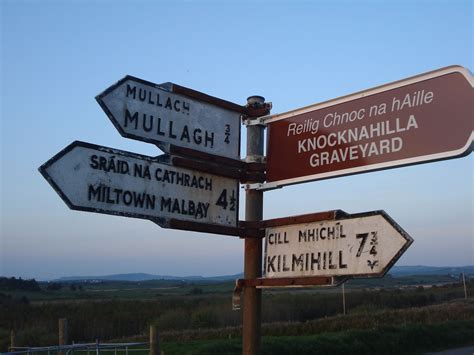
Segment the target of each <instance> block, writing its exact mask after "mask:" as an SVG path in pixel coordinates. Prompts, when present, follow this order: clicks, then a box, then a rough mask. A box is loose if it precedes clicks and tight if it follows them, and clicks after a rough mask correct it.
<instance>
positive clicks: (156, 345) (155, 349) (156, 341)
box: [150, 325, 161, 355]
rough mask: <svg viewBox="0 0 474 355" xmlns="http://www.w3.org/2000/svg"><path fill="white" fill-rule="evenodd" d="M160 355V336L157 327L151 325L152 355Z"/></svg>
mask: <svg viewBox="0 0 474 355" xmlns="http://www.w3.org/2000/svg"><path fill="white" fill-rule="evenodd" d="M160 354H161V351H160V334H159V332H158V329H156V325H150V355H160Z"/></svg>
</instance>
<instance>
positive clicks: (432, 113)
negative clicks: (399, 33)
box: [250, 66, 474, 189]
mask: <svg viewBox="0 0 474 355" xmlns="http://www.w3.org/2000/svg"><path fill="white" fill-rule="evenodd" d="M473 85H474V79H473V77H472V75H471V74H470V72H469V71H468V70H467V69H465V68H463V67H459V66H452V67H447V68H444V69H439V70H436V71H433V72H429V73H426V74H422V75H419V76H415V77H412V78H408V79H405V80H401V81H397V82H394V83H391V84H387V85H384V86H380V87H376V88H374V89H370V90H366V91H362V92H359V93H356V94H352V95H349V96H345V97H341V98H338V99H334V100H330V101H327V102H323V103H321V104H316V105H313V106H308V107H304V108H301V109H297V110H294V111H290V112H287V113H282V114H277V115H273V116H268V117H263V118H260V119H259V122H260V123H262V122H263V123H265V124H267V127H268V132H267V134H268V146H267V182H266V183H265V184H254V185H250V187H251V188H260V189H271V188H276V187H280V186H285V185H290V184H296V183H300V182H305V181H313V180H320V179H327V178H333V177H337V176H344V175H350V174H357V173H363V172H368V171H374V170H380V169H388V168H395V167H400V166H406V165H411V164H418V163H425V162H429V161H436V160H442V159H448V158H455V157H460V156H463V155H467V154H469V153H470V152H471V150H472V143H473V139H474V134H473V130H474V115H473V113H474V89H473Z"/></svg>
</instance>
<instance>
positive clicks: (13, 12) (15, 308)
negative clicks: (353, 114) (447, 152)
mask: <svg viewBox="0 0 474 355" xmlns="http://www.w3.org/2000/svg"><path fill="white" fill-rule="evenodd" d="M473 6H474V5H473V2H472V0H433V1H428V0H410V1H409V0H393V1H375V0H361V1H349V0H337V1H326V0H321V1H305V0H297V1H288V0H277V1H270V0H268V1H267V0H255V1H251V0H242V1H237V0H230V1H217V0H202V1H190V0H188V1H167V0H158V1H151V0H137V1H132V0H75V1H62V0H0V32H1V33H0V36H1V37H0V50H1V57H0V69H1V73H0V107H1V117H0V119H1V122H0V352H6V351H8V349H9V346H10V335H11V332H12V331H13V332H14V333H15V345H16V346H19V347H26V346H46V345H57V344H58V319H60V318H66V319H67V320H68V326H69V341H70V342H73V341H74V342H75V343H81V342H92V343H94V342H95V341H96V340H99V341H100V342H132V341H145V342H146V341H147V340H148V331H149V326H150V325H156V326H157V329H159V332H160V340H161V345H162V350H163V351H164V352H165V354H240V353H241V352H242V338H241V334H242V328H241V325H242V314H241V311H233V310H232V294H233V291H234V286H235V280H236V279H238V278H241V277H242V271H243V253H244V247H243V245H244V244H243V240H242V239H239V238H234V237H229V236H218V235H209V234H205V233H195V232H186V231H177V230H171V229H163V228H160V227H158V226H157V225H155V224H153V223H150V222H149V221H143V220H137V219H131V218H121V217H116V216H109V215H100V214H95V213H84V212H77V211H72V210H70V209H68V208H67V206H66V205H65V204H64V202H63V201H62V200H61V199H60V198H59V197H58V196H57V194H56V193H55V191H53V189H51V187H50V186H49V185H48V183H47V182H46V181H45V180H44V179H43V178H42V176H41V175H40V173H39V172H38V167H39V166H40V165H42V164H43V163H44V162H46V161H47V160H48V159H49V158H51V157H52V156H53V155H54V154H56V153H57V152H59V151H60V150H61V149H63V148H64V147H66V146H67V145H69V144H70V143H71V142H72V141H75V140H81V141H87V142H90V143H94V144H99V145H104V146H108V147H113V148H116V149H121V150H126V151H131V152H136V153H138V154H144V155H147V156H157V155H160V154H162V153H163V152H161V151H160V150H159V149H158V148H157V147H156V146H154V145H151V144H148V143H144V142H138V141H134V140H131V139H125V138H123V137H121V136H120V134H119V133H118V132H117V130H116V129H115V127H114V126H113V125H112V124H111V122H110V120H109V119H108V118H107V116H106V115H105V114H104V112H102V110H101V108H100V107H99V105H97V102H96V101H95V99H94V98H95V97H96V95H98V94H99V93H101V92H102V91H103V90H104V89H106V88H107V87H109V86H110V85H112V84H113V83H115V82H117V81H118V80H120V79H121V78H123V77H124V76H126V75H133V76H136V77H138V78H141V79H144V80H149V81H151V82H155V83H164V82H174V83H176V84H179V85H182V86H186V87H189V88H192V89H195V90H198V91H202V92H205V93H207V94H209V95H213V96H216V97H220V98H222V99H225V100H229V101H232V102H235V103H238V104H240V105H244V104H245V103H246V99H247V97H248V96H250V95H263V96H265V98H266V101H267V102H272V104H273V108H272V113H281V112H286V111H289V110H292V109H296V108H299V107H304V106H307V105H312V104H314V103H317V102H323V101H326V100H330V99H333V98H336V97H341V96H344V95H348V94H351V93H354V92H358V91H360V90H365V89H369V88H372V87H376V86H378V85H382V84H385V83H389V82H393V81H396V80H400V79H403V78H407V77H411V76H414V75H418V74H420V73H425V72H428V71H432V70H436V69H438V68H442V67H446V66H450V65H461V66H463V67H465V68H467V69H468V70H470V71H472V70H473V68H474V61H473V53H474V48H473V43H474V42H473V36H474V35H473V33H474V30H473V24H474V15H473ZM446 119H447V120H449V117H447V118H446ZM452 129H453V130H455V129H456V127H452ZM449 133H450V132H446V135H449ZM245 156H246V140H245V127H242V141H241V157H242V158H244V157H245ZM473 156H474V155H473V154H470V155H468V156H466V157H463V158H460V159H453V160H447V161H440V162H435V163H430V164H423V165H416V166H410V167H404V168H397V169H391V170H384V171H378V172H371V173H367V174H360V175H355V176H348V177H339V178H334V179H328V180H324V181H318V182H312V183H305V184H299V185H294V186H287V187H285V188H282V189H275V190H272V191H268V192H265V197H264V219H271V218H279V217H287V216H294V215H300V214H307V213H314V212H320V211H329V210H336V209H341V210H344V211H346V212H347V213H360V212H366V211H373V210H384V211H386V212H387V214H389V215H390V216H391V217H392V218H393V219H394V220H395V221H396V222H397V223H398V224H399V225H400V226H401V227H402V228H403V229H404V230H406V231H407V233H408V234H410V236H411V237H413V239H414V243H413V245H411V246H410V248H409V249H408V250H407V252H406V253H405V254H404V255H403V256H401V257H400V259H399V261H398V262H397V264H396V265H395V266H394V267H393V268H392V269H391V270H389V272H388V274H387V275H386V276H385V277H384V278H381V279H359V280H350V281H347V282H346V283H345V284H344V287H345V301H346V307H345V308H346V312H345V313H346V314H344V309H343V296H342V287H341V286H338V287H334V288H321V287H320V288H316V287H314V288H304V289H295V288H281V289H264V290H263V297H262V302H263V314H262V321H263V327H262V334H263V339H262V353H264V354H294V353H298V354H329V353H330V354H332V355H335V354H422V353H425V352H428V351H440V350H444V349H450V348H454V347H461V346H473V345H474V340H473V339H474V301H473V300H474V298H473V295H474V210H473V201H474V183H473V181H474V176H473V174H474V164H473V159H474V157H473ZM239 206H240V219H241V220H242V219H243V218H244V217H243V216H244V210H243V209H244V206H245V200H244V192H243V190H242V191H241V192H240V204H239ZM420 265H426V266H420ZM75 275H76V276H75ZM80 275H84V276H80ZM167 275H171V276H167ZM186 275H192V276H186ZM462 275H464V279H463V277H462ZM464 280H465V287H464ZM145 353H146V351H142V352H141V353H140V352H137V353H136V354H137V355H138V354H140V355H141V354H145ZM50 355H54V354H50ZM76 355H86V353H85V352H84V353H81V354H76ZM87 355H90V354H87ZM101 355H106V354H105V353H104V354H101ZM120 355H123V353H120Z"/></svg>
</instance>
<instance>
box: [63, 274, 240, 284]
mask: <svg viewBox="0 0 474 355" xmlns="http://www.w3.org/2000/svg"><path fill="white" fill-rule="evenodd" d="M238 278H242V274H235V275H223V276H212V277H204V276H171V275H152V274H145V273H133V274H115V275H104V276H66V277H61V278H60V279H58V280H55V281H59V282H68V281H90V280H98V281H131V282H139V281H151V280H185V281H215V282H219V281H228V280H235V279H238Z"/></svg>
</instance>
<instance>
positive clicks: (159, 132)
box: [96, 75, 244, 160]
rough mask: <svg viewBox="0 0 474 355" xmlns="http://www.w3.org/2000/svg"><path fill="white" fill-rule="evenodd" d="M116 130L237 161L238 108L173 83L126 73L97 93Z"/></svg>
mask: <svg viewBox="0 0 474 355" xmlns="http://www.w3.org/2000/svg"><path fill="white" fill-rule="evenodd" d="M96 100H97V102H98V103H99V105H100V106H101V107H102V109H103V110H104V111H105V113H106V114H107V116H108V117H109V119H110V120H111V121H112V123H113V124H114V126H115V128H117V130H118V131H119V132H120V134H121V135H122V136H124V137H126V138H131V139H136V140H140V141H144V142H148V143H152V144H155V145H157V146H158V147H159V148H160V149H162V150H163V151H165V152H167V153H169V152H170V150H171V149H170V146H177V147H182V148H188V149H192V150H196V151H199V152H203V153H207V154H212V155H217V156H220V157H225V158H231V159H237V160H240V115H241V114H242V113H243V111H244V107H243V106H239V105H237V104H234V103H232V102H229V101H225V100H222V99H219V98H216V97H213V96H209V95H206V94H203V93H201V92H198V91H195V90H192V89H188V88H185V87H182V86H179V85H176V84H172V83H166V84H161V85H158V84H154V83H152V82H149V81H146V80H142V79H139V78H135V77H133V76H129V75H128V76H126V77H125V78H123V79H121V80H120V81H119V82H117V83H116V84H114V85H112V86H110V87H109V88H108V89H106V90H105V91H104V92H103V93H101V94H100V95H98V96H97V97H96Z"/></svg>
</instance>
